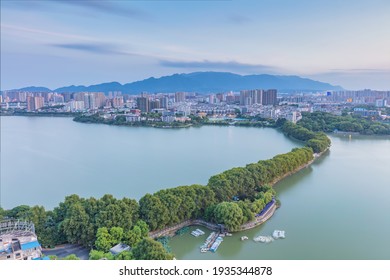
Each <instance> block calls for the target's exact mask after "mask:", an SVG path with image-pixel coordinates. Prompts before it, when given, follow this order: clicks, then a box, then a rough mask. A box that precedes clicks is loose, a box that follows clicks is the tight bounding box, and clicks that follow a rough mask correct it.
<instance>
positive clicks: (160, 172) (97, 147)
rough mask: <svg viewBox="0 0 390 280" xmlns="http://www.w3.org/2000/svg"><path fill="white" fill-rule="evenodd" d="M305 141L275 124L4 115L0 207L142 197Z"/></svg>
mask: <svg viewBox="0 0 390 280" xmlns="http://www.w3.org/2000/svg"><path fill="white" fill-rule="evenodd" d="M298 145H300V144H299V143H298V142H292V141H291V140H290V139H288V138H287V137H285V136H284V135H283V134H282V133H280V132H278V131H276V130H274V129H271V128H257V129H256V128H245V127H231V126H225V127H216V126H204V127H201V128H193V127H191V128H186V129H157V128H150V127H138V128H137V127H120V126H108V125H102V124H83V123H77V122H73V121H72V119H71V118H55V117H1V197H0V202H1V206H2V207H3V208H5V209H9V208H12V207H15V206H17V205H21V204H26V205H31V206H33V205H43V206H45V207H46V208H48V209H52V208H54V207H55V206H57V205H58V204H59V203H60V202H62V201H63V200H64V198H65V196H66V195H70V194H74V193H75V194H78V195H79V196H81V197H91V196H93V197H101V196H103V195H104V194H106V193H110V194H113V195H114V196H115V197H117V198H122V197H131V198H135V199H139V198H141V197H142V196H143V195H145V194H146V193H153V192H156V191H158V190H160V189H164V188H170V187H176V186H180V185H190V184H207V181H208V179H209V178H210V177H211V176H212V175H214V174H217V173H220V172H222V171H224V170H227V169H230V168H233V167H236V166H244V165H245V164H247V163H251V162H256V161H258V160H260V159H267V158H270V157H273V156H274V155H276V154H278V153H285V152H289V151H290V150H291V149H292V148H294V147H296V146H298Z"/></svg>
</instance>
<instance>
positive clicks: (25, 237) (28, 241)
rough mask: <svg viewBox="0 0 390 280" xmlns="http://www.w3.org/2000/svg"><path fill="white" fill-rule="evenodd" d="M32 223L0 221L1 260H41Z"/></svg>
mask: <svg viewBox="0 0 390 280" xmlns="http://www.w3.org/2000/svg"><path fill="white" fill-rule="evenodd" d="M43 259H48V258H47V257H43V256H42V248H41V245H40V244H39V242H38V238H37V236H36V234H35V228H34V224H33V223H31V222H27V221H19V220H4V221H0V261H1V260H43Z"/></svg>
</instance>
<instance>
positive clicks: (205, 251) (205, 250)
mask: <svg viewBox="0 0 390 280" xmlns="http://www.w3.org/2000/svg"><path fill="white" fill-rule="evenodd" d="M208 251H209V249H208V248H201V249H200V252H201V253H207V252H208Z"/></svg>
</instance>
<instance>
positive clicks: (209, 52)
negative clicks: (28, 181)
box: [1, 0, 390, 90]
mask: <svg viewBox="0 0 390 280" xmlns="http://www.w3.org/2000/svg"><path fill="white" fill-rule="evenodd" d="M389 15H390V1H388V0H365V1H363V0H354V1H351V0H343V1H340V0H326V1H325V0H317V1H313V0H312V1H307V0H294V1H293V0H257V1H249V0H248V1H246V0H240V1H238V0H237V1H235V0H232V1H218V0H216V1H201V0H199V1H125V0H122V1H103V0H96V1H94V0H85V1H72V0H67V1H65V0H52V1H51V0H45V1H31V0H30V1H9V0H2V1H1V89H12V88H20V87H24V86H30V85H35V86H47V87H49V88H52V89H54V88H57V87H60V86H66V85H71V84H75V85H79V84H83V85H90V84H97V83H102V82H110V81H118V82H120V83H127V82H132V81H136V80H140V79H145V78H148V77H150V76H154V77H160V76H164V75H171V74H173V73H189V72H193V71H227V72H233V73H238V74H262V73H267V74H279V75H300V76H303V77H308V78H313V79H316V80H321V81H324V82H330V83H332V84H335V85H341V86H343V87H344V88H347V89H362V88H372V89H386V90H390V28H389V26H390V16H389Z"/></svg>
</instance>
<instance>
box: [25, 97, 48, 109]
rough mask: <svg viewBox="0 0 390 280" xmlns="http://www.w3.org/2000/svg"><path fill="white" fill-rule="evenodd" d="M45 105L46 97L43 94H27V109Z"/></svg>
mask: <svg viewBox="0 0 390 280" xmlns="http://www.w3.org/2000/svg"><path fill="white" fill-rule="evenodd" d="M44 105H45V99H44V98H43V97H42V96H27V111H35V110H38V109H40V108H42V107H43V106H44Z"/></svg>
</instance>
